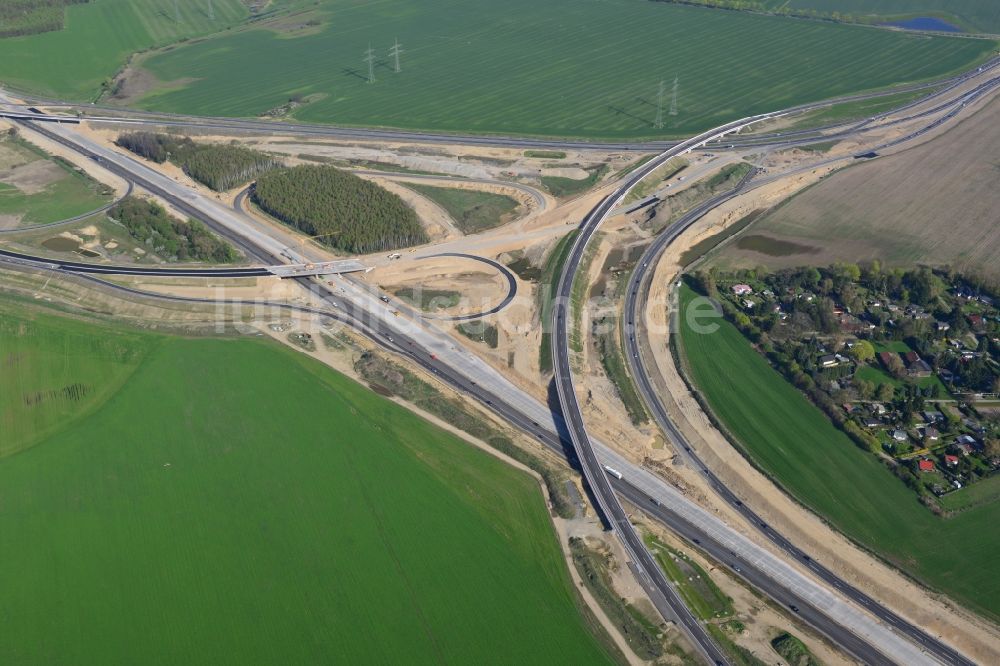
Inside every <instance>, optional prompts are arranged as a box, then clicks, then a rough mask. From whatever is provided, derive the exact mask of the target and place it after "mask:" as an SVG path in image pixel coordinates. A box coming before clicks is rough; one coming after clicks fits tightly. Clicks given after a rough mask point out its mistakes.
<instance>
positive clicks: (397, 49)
mask: <svg viewBox="0 0 1000 666" xmlns="http://www.w3.org/2000/svg"><path fill="white" fill-rule="evenodd" d="M402 52H403V47H402V45H401V44H400V43H399V40H398V39H396V40H395V43H394V44H393V45H392V48H391V49H390V50H389V55H391V56H392V57H393V59H394V61H395V65H396V66H395V68H394V69H393V71H394V72H396V73H397V74H399V73H400V72H401V71H402V70H401V69H400V67H399V54H400V53H402Z"/></svg>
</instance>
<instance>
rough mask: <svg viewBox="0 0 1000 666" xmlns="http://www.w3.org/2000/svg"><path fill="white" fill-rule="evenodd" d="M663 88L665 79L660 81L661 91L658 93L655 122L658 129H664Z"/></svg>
mask: <svg viewBox="0 0 1000 666" xmlns="http://www.w3.org/2000/svg"><path fill="white" fill-rule="evenodd" d="M663 86H664V82H663V79H660V90H659V92H657V93H656V120H654V121H653V127H655V128H656V129H663V93H664V89H663Z"/></svg>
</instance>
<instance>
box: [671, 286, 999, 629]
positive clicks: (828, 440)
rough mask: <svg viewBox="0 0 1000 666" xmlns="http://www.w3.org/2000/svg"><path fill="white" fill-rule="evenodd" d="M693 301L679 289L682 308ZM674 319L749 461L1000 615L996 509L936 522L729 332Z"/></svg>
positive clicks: (841, 523)
mask: <svg viewBox="0 0 1000 666" xmlns="http://www.w3.org/2000/svg"><path fill="white" fill-rule="evenodd" d="M694 296H695V294H694V292H693V291H691V290H690V289H688V288H687V287H683V288H682V291H681V309H682V312H683V311H684V309H685V308H686V307H687V306H688V304H689V303H691V301H692V299H693V297H694ZM681 321H682V325H681V336H680V339H681V342H682V345H683V351H684V354H685V357H686V361H687V363H688V365H689V371H690V374H691V376H692V379H693V380H694V382H695V384H696V385H697V386H698V388H699V390H700V391H701V392H702V394H703V396H704V398H705V399H706V400H707V402H708V404H709V405H710V406H711V409H712V411H713V412H714V413H715V415H716V416H717V418H718V419H719V420H720V421H721V422H722V423H723V424H724V425H725V426H726V428H727V429H728V430H729V431H730V432H731V433H732V434H733V435H734V436H735V437H736V438H737V440H738V441H739V445H740V446H741V447H742V448H743V450H744V451H745V452H746V454H747V455H748V456H749V457H750V458H751V459H752V460H753V462H754V463H755V464H756V465H758V466H759V467H760V468H761V469H763V470H764V471H765V472H766V473H767V474H769V475H770V476H771V477H772V478H774V479H775V480H776V481H777V482H778V483H779V484H780V485H781V486H783V487H784V488H785V489H787V490H788V492H790V493H791V494H792V495H793V496H794V497H796V498H797V499H798V500H800V501H801V502H803V503H804V504H806V505H807V506H809V507H811V508H812V509H813V510H815V511H816V512H817V513H819V514H820V515H822V516H824V517H825V518H826V519H828V520H829V521H830V522H831V523H833V524H834V525H835V526H836V527H837V528H838V529H839V530H841V531H842V532H844V533H845V534H847V535H848V536H850V537H851V538H853V539H855V540H857V541H858V542H860V543H861V544H863V545H865V546H866V547H868V548H870V549H872V550H874V551H875V552H877V553H879V554H880V555H881V556H883V557H885V558H886V559H888V560H890V561H891V562H893V563H894V564H896V566H898V567H900V568H901V569H903V570H905V571H907V572H908V573H911V574H913V575H914V576H916V577H918V578H920V579H922V580H924V581H925V582H927V583H928V584H930V585H932V586H933V587H935V588H938V589H940V590H942V591H944V592H946V593H948V594H949V595H951V596H953V597H954V598H956V599H957V600H959V601H961V602H963V603H966V604H968V605H969V606H970V607H972V608H973V609H975V610H977V611H981V612H983V613H985V614H987V615H988V616H990V617H993V618H996V617H1000V581H998V579H997V577H996V576H995V575H994V566H993V565H994V564H995V561H996V552H997V548H998V547H1000V533H998V532H997V530H996V529H995V528H994V526H995V525H996V521H997V519H998V515H997V505H996V504H988V505H984V506H978V507H975V508H970V509H968V510H966V511H963V512H962V513H960V514H958V515H956V516H955V517H953V518H949V519H942V518H938V517H936V516H935V515H934V514H932V513H931V512H930V511H929V510H928V509H927V508H925V507H924V506H922V505H921V504H920V503H919V502H918V501H917V498H916V496H915V495H914V493H913V492H912V491H910V490H909V489H907V488H906V487H905V486H904V485H903V483H902V482H901V481H899V480H898V479H896V477H895V476H894V475H893V474H892V473H891V472H890V471H889V470H887V469H886V468H885V467H884V466H883V465H882V464H881V463H879V462H878V461H877V460H876V459H875V458H874V457H873V456H872V455H871V454H869V453H868V452H866V451H862V450H861V449H859V448H857V447H856V446H855V445H854V444H853V443H852V442H851V440H850V439H848V438H847V436H846V435H844V434H843V433H842V432H840V431H839V430H838V429H837V428H835V427H834V426H833V425H832V424H831V423H830V421H829V420H828V419H827V418H826V416H825V415H824V414H823V413H822V412H820V410H819V409H818V408H817V407H815V406H814V405H813V404H812V403H811V402H809V400H808V399H807V398H806V397H805V396H803V395H802V394H801V393H799V392H798V391H797V390H796V389H795V388H794V387H792V385H791V384H789V383H788V382H786V381H785V379H784V378H783V377H782V376H781V375H779V374H778V373H777V372H776V371H775V370H774V369H772V368H771V366H770V365H769V364H768V363H767V361H766V360H765V359H764V357H762V356H761V355H760V354H758V353H757V352H756V351H754V349H753V348H752V347H751V346H750V344H749V343H748V342H747V340H746V339H745V338H744V337H743V336H742V334H740V332H739V331H738V330H736V328H735V327H734V326H732V325H731V324H729V323H728V322H726V321H724V320H722V319H717V320H713V321H716V322H717V323H718V324H719V329H718V330H717V331H716V332H715V333H711V334H699V333H695V332H694V331H693V330H692V329H691V328H690V327H689V326H688V325H687V324H685V323H683V322H684V317H681Z"/></svg>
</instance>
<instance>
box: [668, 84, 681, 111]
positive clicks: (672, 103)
mask: <svg viewBox="0 0 1000 666" xmlns="http://www.w3.org/2000/svg"><path fill="white" fill-rule="evenodd" d="M679 83H680V79H679V78H678V77H676V76H675V77H674V91H673V92H672V93H671V94H670V115H672V116H676V115H677V85H678V84H679Z"/></svg>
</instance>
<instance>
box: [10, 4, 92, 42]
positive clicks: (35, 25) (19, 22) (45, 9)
mask: <svg viewBox="0 0 1000 666" xmlns="http://www.w3.org/2000/svg"><path fill="white" fill-rule="evenodd" d="M89 1H90V0H3V2H0V37H20V36H22V35H37V34H38V33H42V32H52V31H53V30H62V28H63V25H64V23H65V8H66V6H67V5H79V4H84V3H86V2H89Z"/></svg>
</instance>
